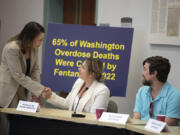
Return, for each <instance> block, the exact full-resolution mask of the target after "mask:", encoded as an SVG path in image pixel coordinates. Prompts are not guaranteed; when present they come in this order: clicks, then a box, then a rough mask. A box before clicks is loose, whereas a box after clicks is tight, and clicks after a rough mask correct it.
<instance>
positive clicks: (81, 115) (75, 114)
mask: <svg viewBox="0 0 180 135" xmlns="http://www.w3.org/2000/svg"><path fill="white" fill-rule="evenodd" d="M88 89H89V88H88V87H86V89H85V91H86V90H88ZM81 96H82V95H81ZM81 96H80V97H79V100H78V102H77V104H76V107H75V110H74V113H73V114H72V117H78V118H82V117H86V115H84V114H77V113H76V110H77V107H78V105H79V101H80V99H81Z"/></svg>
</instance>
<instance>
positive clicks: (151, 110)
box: [149, 101, 153, 118]
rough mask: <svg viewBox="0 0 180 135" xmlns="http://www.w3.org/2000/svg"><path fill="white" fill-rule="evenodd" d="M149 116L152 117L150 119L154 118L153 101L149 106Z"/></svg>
mask: <svg viewBox="0 0 180 135" xmlns="http://www.w3.org/2000/svg"><path fill="white" fill-rule="evenodd" d="M149 116H150V118H152V116H153V102H152V101H151V103H150V105H149Z"/></svg>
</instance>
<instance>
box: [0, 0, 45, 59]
mask: <svg viewBox="0 0 180 135" xmlns="http://www.w3.org/2000/svg"><path fill="white" fill-rule="evenodd" d="M43 5H44V1H43V0H0V20H1V27H2V29H1V31H0V54H1V53H2V48H3V46H4V45H5V43H6V42H7V40H8V39H9V38H10V37H12V36H14V35H16V34H18V33H19V32H20V31H21V29H22V28H23V27H24V25H25V24H26V23H27V22H29V21H36V22H39V23H40V24H43ZM40 50H41V48H40ZM41 56H42V51H40V53H39V60H41ZM0 58H1V55H0Z"/></svg>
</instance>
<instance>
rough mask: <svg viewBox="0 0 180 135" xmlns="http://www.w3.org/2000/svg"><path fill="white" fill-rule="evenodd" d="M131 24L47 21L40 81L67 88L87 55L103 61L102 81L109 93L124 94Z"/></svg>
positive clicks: (61, 89)
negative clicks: (103, 78) (101, 25)
mask: <svg viewBox="0 0 180 135" xmlns="http://www.w3.org/2000/svg"><path fill="white" fill-rule="evenodd" d="M132 38H133V28H115V27H96V26H83V25H73V24H49V25H48V33H47V39H46V46H45V57H44V61H43V72H42V84H44V85H45V86H47V87H50V88H51V89H52V90H53V91H65V92H69V91H71V88H72V86H73V84H74V82H75V80H76V79H77V77H78V74H79V73H78V68H79V67H80V65H81V64H82V63H83V61H84V60H86V59H87V58H89V57H91V58H97V59H100V60H101V61H102V62H103V64H104V73H103V74H104V77H105V84H106V85H107V86H108V87H109V89H110V91H111V95H112V96H122V97H124V96H126V87H127V80H128V71H129V62H130V55H131V45H132Z"/></svg>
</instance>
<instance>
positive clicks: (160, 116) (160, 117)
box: [156, 114, 166, 122]
mask: <svg viewBox="0 0 180 135" xmlns="http://www.w3.org/2000/svg"><path fill="white" fill-rule="evenodd" d="M165 118H166V116H165V115H161V114H158V115H156V120H159V121H162V122H165Z"/></svg>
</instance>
